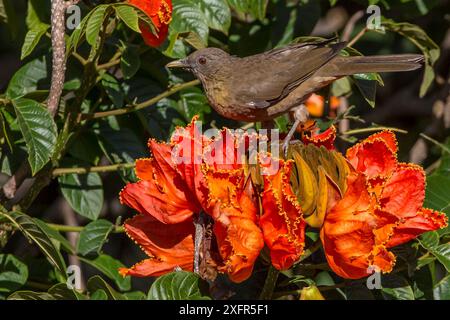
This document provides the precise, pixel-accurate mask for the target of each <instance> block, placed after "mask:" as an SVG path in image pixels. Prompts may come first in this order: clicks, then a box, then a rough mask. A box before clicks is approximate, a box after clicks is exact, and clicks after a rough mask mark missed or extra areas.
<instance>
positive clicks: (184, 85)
mask: <svg viewBox="0 0 450 320" xmlns="http://www.w3.org/2000/svg"><path fill="white" fill-rule="evenodd" d="M198 84H200V81H199V80H193V81H190V82H185V83H182V84H177V85H174V86H173V87H171V88H170V89H168V90H167V91H164V92H163V93H161V94H159V95H157V96H156V97H153V98H151V99H149V100H147V101H144V102H142V103H139V104H137V105H134V106H130V107H128V108H122V109H115V110H111V111H104V112H96V113H82V114H81V115H80V118H79V120H90V119H99V118H105V117H109V116H118V115H122V114H127V113H131V112H136V111H138V110H141V109H144V108H147V107H150V106H152V105H154V104H155V103H157V102H159V101H160V100H162V99H164V98H167V97H169V96H171V95H173V94H175V93H177V92H178V91H181V90H183V89H186V88H190V87H194V86H196V85H198Z"/></svg>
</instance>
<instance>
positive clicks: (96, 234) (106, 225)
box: [77, 219, 114, 256]
mask: <svg viewBox="0 0 450 320" xmlns="http://www.w3.org/2000/svg"><path fill="white" fill-rule="evenodd" d="M113 228H114V225H113V224H112V223H111V222H109V221H107V220H103V219H100V220H97V221H93V222H91V223H89V224H88V225H87V226H85V227H84V229H83V231H81V232H80V236H79V238H78V244H77V252H78V253H79V254H81V255H83V256H85V255H88V254H90V253H97V254H99V253H100V251H101V249H102V246H103V244H104V243H105V242H106V241H107V238H108V235H109V233H110V232H111V231H112V230H113Z"/></svg>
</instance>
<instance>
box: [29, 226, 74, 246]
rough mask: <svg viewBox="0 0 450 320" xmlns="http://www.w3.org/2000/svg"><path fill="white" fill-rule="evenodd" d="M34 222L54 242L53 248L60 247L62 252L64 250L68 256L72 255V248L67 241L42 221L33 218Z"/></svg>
mask: <svg viewBox="0 0 450 320" xmlns="http://www.w3.org/2000/svg"><path fill="white" fill-rule="evenodd" d="M33 220H34V222H35V223H36V224H37V225H38V226H39V228H41V229H42V230H43V231H44V232H45V233H46V234H47V235H48V236H49V238H50V239H51V240H52V241H53V242H56V244H55V246H56V247H59V245H61V246H62V247H63V248H64V250H66V251H67V252H68V253H70V254H74V253H75V250H74V249H73V248H72V245H71V244H70V242H69V240H67V239H66V238H65V237H63V236H62V235H61V234H60V233H59V232H58V231H56V230H55V229H52V228H51V227H49V226H48V225H47V224H46V223H45V222H44V221H42V220H39V219H38V218H33Z"/></svg>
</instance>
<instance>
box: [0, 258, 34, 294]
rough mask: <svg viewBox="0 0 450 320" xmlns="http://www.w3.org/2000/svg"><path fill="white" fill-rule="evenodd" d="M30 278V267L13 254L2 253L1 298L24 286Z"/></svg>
mask: <svg viewBox="0 0 450 320" xmlns="http://www.w3.org/2000/svg"><path fill="white" fill-rule="evenodd" d="M27 279H28V267H27V265H26V264H24V263H23V262H22V261H20V260H19V259H17V258H16V257H14V256H13V255H11V254H0V300H1V299H5V298H6V296H7V295H8V294H9V293H10V292H13V291H16V290H17V289H19V288H20V287H22V286H23V285H24V284H25V282H26V281H27Z"/></svg>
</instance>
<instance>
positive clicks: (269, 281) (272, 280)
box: [259, 265, 280, 300]
mask: <svg viewBox="0 0 450 320" xmlns="http://www.w3.org/2000/svg"><path fill="white" fill-rule="evenodd" d="M279 274H280V271H278V270H277V269H275V268H274V267H273V266H272V265H270V267H269V270H268V271H267V277H266V282H265V283H264V287H263V289H262V291H261V294H260V296H259V299H260V300H270V299H272V295H273V291H274V289H275V286H276V283H277V280H278V275H279Z"/></svg>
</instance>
